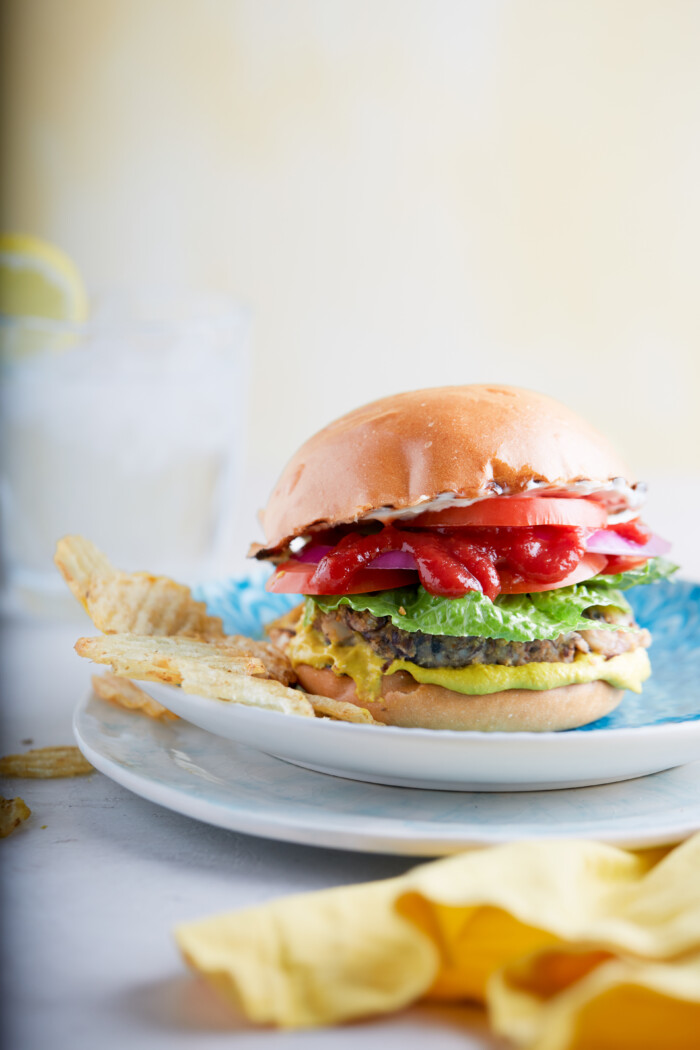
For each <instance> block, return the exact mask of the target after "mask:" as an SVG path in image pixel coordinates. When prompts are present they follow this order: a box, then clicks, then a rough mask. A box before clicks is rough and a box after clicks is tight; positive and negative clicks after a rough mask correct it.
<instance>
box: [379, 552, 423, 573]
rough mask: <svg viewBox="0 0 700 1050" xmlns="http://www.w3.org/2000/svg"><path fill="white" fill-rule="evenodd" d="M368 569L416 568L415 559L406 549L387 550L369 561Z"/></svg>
mask: <svg viewBox="0 0 700 1050" xmlns="http://www.w3.org/2000/svg"><path fill="white" fill-rule="evenodd" d="M367 568H368V569H416V570H417V569H418V566H417V565H416V559H415V558H414V557H413V555H412V554H409V553H408V552H407V551H387V552H386V554H380V555H379V557H378V558H375V559H374V561H372V562H370V563H369V565H368V566H367Z"/></svg>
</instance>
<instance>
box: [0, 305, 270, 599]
mask: <svg viewBox="0 0 700 1050" xmlns="http://www.w3.org/2000/svg"><path fill="white" fill-rule="evenodd" d="M249 327H250V326H249V317H248V313H247V311H246V310H245V309H244V308H242V307H241V306H240V305H238V304H236V303H234V302H232V301H230V300H228V299H225V298H223V297H218V296H199V297H187V296H176V295H174V294H173V295H167V294H163V293H158V294H157V295H156V294H153V295H150V296H141V297H140V298H134V297H125V296H112V297H107V298H103V299H102V301H101V302H99V303H98V304H97V305H96V307H95V308H94V310H93V314H92V316H91V319H90V320H89V321H88V322H87V323H85V324H79V325H78V324H63V323H56V322H52V321H43V320H39V319H35V318H2V319H1V320H0V351H1V358H2V364H1V368H2V376H1V379H2V382H1V386H0V411H1V416H0V436H1V439H2V440H1V446H0V448H1V451H0V514H1V525H2V541H1V545H0V555H1V560H0V565H1V570H2V604H3V607H4V609H5V610H7V609H9V610H12V611H17V610H25V611H30V612H35V613H37V612H38V613H49V614H50V613H52V612H54V613H55V612H58V611H64V610H65V608H66V606H65V602H64V601H63V600H62V598H63V595H64V594H65V593H66V589H65V584H63V582H62V581H61V579H60V577H59V575H58V572H57V570H56V569H55V567H54V565H53V561H52V558H53V551H54V547H55V544H56V541H57V539H58V538H59V537H60V536H62V535H65V534H66V533H80V534H82V535H84V536H86V537H88V538H89V539H91V540H92V541H93V542H95V543H96V544H97V545H98V546H99V547H101V548H102V549H103V550H104V551H105V553H106V554H107V555H108V556H109V557H110V559H111V560H112V561H113V563H114V564H115V565H117V566H119V567H122V568H128V569H139V568H141V569H148V570H149V571H153V572H162V573H166V574H168V575H171V576H174V577H175V578H176V579H180V580H183V581H185V582H195V581H196V580H198V579H201V578H206V577H213V576H216V575H218V574H220V573H223V572H226V570H227V566H228V565H229V562H230V561H231V559H233V558H234V557H235V554H236V552H233V551H231V550H230V537H231V536H232V535H233V524H234V514H235V509H236V505H237V497H238V494H239V493H238V487H239V484H240V477H241V470H242V460H243V456H244V441H245V431H246V418H245V414H246V403H247V385H248V336H249Z"/></svg>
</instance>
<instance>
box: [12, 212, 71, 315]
mask: <svg viewBox="0 0 700 1050" xmlns="http://www.w3.org/2000/svg"><path fill="white" fill-rule="evenodd" d="M0 314H9V315H10V316H12V317H44V318H48V319H49V320H53V321H84V320H85V319H86V317H87V295H86V293H85V286H84V285H83V281H82V278H81V276H80V274H79V273H78V270H77V268H76V266H75V264H74V263H73V262H72V261H71V260H70V259H69V258H68V256H67V255H66V254H65V252H62V251H61V250H60V248H56V247H55V246H54V245H53V244H47V242H46V241H42V240H40V239H39V238H38V237H32V236H30V235H29V234H24V233H5V234H0Z"/></svg>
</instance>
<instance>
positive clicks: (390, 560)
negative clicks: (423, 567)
mask: <svg viewBox="0 0 700 1050" xmlns="http://www.w3.org/2000/svg"><path fill="white" fill-rule="evenodd" d="M332 550H335V548H334V547H332V546H329V545H327V544H325V543H316V544H312V545H310V546H308V547H304V549H303V550H301V551H299V553H298V554H295V555H294V557H295V558H296V560H297V561H302V562H305V563H306V564H307V565H318V563H319V562H320V560H321V558H323V557H324V556H325V555H326V554H328V552H329V551H332ZM367 568H368V569H417V568H418V566H417V565H416V561H415V558H414V557H413V555H412V554H407V553H406V552H405V551H387V553H386V554H380V555H379V556H378V557H377V558H375V559H374V561H372V562H370V563H369V565H368V566H367Z"/></svg>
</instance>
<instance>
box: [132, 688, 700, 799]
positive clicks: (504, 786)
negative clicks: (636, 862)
mask: <svg viewBox="0 0 700 1050" xmlns="http://www.w3.org/2000/svg"><path fill="white" fill-rule="evenodd" d="M147 689H148V692H149V693H150V694H151V695H152V696H154V697H155V698H156V700H159V701H160V702H161V703H162V704H164V705H165V706H166V707H167V708H168V709H169V710H171V711H174V712H175V714H178V715H180V716H181V717H182V718H186V719H187V721H188V722H192V724H193V725H196V726H199V727H200V728H201V729H206V730H208V731H209V732H210V733H214V734H216V735H217V736H221V737H224V738H225V739H227V740H235V741H237V742H239V743H241V744H248V745H250V746H251V747H256V748H259V749H260V750H261V751H264V752H266V753H267V754H269V755H274V756H275V757H276V758H283V759H285V760H286V761H287V762H294V763H296V764H298V765H302V766H306V767H308V768H309V769H315V770H317V771H319V772H321V773H330V774H333V775H335V776H341V777H348V778H350V779H353V780H367V781H370V782H372V783H374V784H392V785H398V786H402V787H418V788H434V789H439V790H445V789H447V790H452V791H532V790H542V789H551V788H562V787H583V786H587V785H593V784H608V783H612V782H613V781H618V780H629V779H630V778H631V777H640V776H644V775H646V774H648V773H657V772H659V771H660V770H664V769H670V768H671V767H672V766H679V765H682V764H683V763H684V762H690V761H692V760H693V759H700V720H697V721H694V722H679V723H667V724H664V725H654V726H637V727H635V728H632V729H597V730H595V729H594V730H589V731H587V732H569V733H476V732H469V733H467V732H455V731H452V730H446V729H445V730H434V729H399V728H397V727H396V726H372V725H351V724H349V723H346V722H334V721H331V720H330V719H315V718H300V717H298V716H293V715H283V714H279V713H278V712H276V711H263V710H259V709H258V708H254V707H244V706H243V705H242V704H232V703H229V702H227V701H224V700H208V699H206V698H204V697H200V696H192V695H190V694H188V693H184V692H183V691H182V690H181V689H179V688H176V687H175V686H171V685H161V684H160V683H153V682H149V683H148V685H147Z"/></svg>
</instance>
